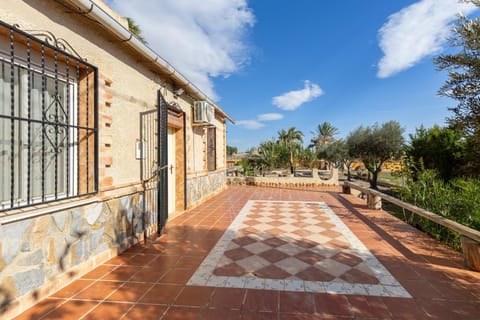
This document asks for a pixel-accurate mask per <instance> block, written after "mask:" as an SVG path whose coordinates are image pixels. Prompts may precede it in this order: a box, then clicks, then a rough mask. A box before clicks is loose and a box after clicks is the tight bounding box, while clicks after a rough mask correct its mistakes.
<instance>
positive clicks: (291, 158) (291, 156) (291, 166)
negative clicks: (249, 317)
mask: <svg viewBox="0 0 480 320" xmlns="http://www.w3.org/2000/svg"><path fill="white" fill-rule="evenodd" d="M290 173H291V174H294V173H295V171H294V169H293V152H290Z"/></svg>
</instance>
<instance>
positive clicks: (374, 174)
mask: <svg viewBox="0 0 480 320" xmlns="http://www.w3.org/2000/svg"><path fill="white" fill-rule="evenodd" d="M369 172H370V171H369ZM377 180H378V171H377V170H375V171H373V172H372V177H371V179H370V188H372V189H377Z"/></svg>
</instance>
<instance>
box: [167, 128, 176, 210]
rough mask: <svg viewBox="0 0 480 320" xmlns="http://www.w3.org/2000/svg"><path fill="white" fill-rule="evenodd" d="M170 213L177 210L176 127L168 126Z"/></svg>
mask: <svg viewBox="0 0 480 320" xmlns="http://www.w3.org/2000/svg"><path fill="white" fill-rule="evenodd" d="M167 148H168V213H169V214H170V213H173V212H175V193H176V192H175V129H172V128H168V144H167Z"/></svg>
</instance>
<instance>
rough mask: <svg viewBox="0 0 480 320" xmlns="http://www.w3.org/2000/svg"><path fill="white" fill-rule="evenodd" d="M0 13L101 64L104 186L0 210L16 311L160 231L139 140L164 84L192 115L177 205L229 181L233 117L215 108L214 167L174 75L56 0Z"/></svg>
mask: <svg viewBox="0 0 480 320" xmlns="http://www.w3.org/2000/svg"><path fill="white" fill-rule="evenodd" d="M0 20H2V21H4V22H6V23H8V24H10V25H13V24H18V25H19V26H20V28H21V29H23V30H25V31H27V30H46V31H49V32H51V33H53V34H54V35H55V36H56V37H58V38H63V39H65V40H66V41H68V43H69V44H70V45H71V46H72V47H73V48H74V49H75V50H76V51H77V52H78V53H79V54H80V55H81V56H82V57H83V58H86V59H87V61H88V62H89V63H90V64H92V65H95V66H97V67H98V72H99V87H98V116H99V117H98V119H99V124H98V128H99V130H98V140H99V145H98V148H99V149H98V150H99V167H98V175H99V176H98V178H99V186H98V187H99V192H98V194H96V195H94V196H90V197H83V198H79V199H74V200H71V201H58V202H54V203H52V204H49V205H39V206H36V207H35V208H25V209H22V210H14V211H10V212H6V213H3V214H2V213H0V306H8V308H7V309H4V310H0V313H2V312H4V315H14V314H17V313H19V312H21V311H22V310H25V309H26V308H28V307H29V306H30V305H31V304H32V303H34V302H35V301H37V300H38V299H40V298H42V297H43V296H45V295H48V294H49V293H51V292H52V291H54V290H57V289H59V288H60V287H61V286H64V285H66V284H67V283H68V282H69V281H73V280H74V279H75V278H77V277H79V276H81V275H82V274H84V273H86V272H87V271H89V270H91V269H92V268H94V267H95V266H97V265H98V264H101V263H103V262H105V261H106V260H108V259H109V258H111V257H113V256H115V255H117V254H118V253H119V252H121V251H123V250H124V249H125V248H127V247H128V246H130V245H132V244H133V243H135V242H138V241H141V240H142V239H144V236H145V235H148V234H152V233H153V232H156V229H155V228H156V220H155V219H156V217H155V215H154V214H152V211H153V207H154V203H152V202H151V200H150V197H144V196H143V193H142V190H143V188H142V184H141V181H140V180H141V179H140V163H139V161H138V160H136V158H135V143H136V140H137V139H138V138H139V130H140V128H139V126H140V124H139V122H140V121H139V114H140V112H143V111H147V110H151V109H154V108H156V104H157V90H158V89H159V88H161V92H162V94H163V96H164V97H165V99H166V101H167V102H170V101H175V102H176V103H177V104H178V105H179V106H180V108H181V109H182V110H183V112H184V115H185V118H186V121H185V123H186V127H185V143H186V150H185V154H186V186H185V183H184V181H183V172H184V170H183V168H184V164H183V155H182V154H180V155H179V154H178V153H179V152H178V151H181V152H182V153H183V143H184V133H183V129H182V130H177V133H176V145H177V169H179V170H178V171H181V172H182V176H181V178H179V176H178V175H177V191H178V192H177V197H176V200H177V202H176V210H177V211H178V212H180V211H183V210H184V208H185V207H192V206H195V205H198V204H199V203H201V202H202V201H204V200H205V199H207V198H209V197H211V196H212V195H213V194H216V193H218V192H220V191H221V190H223V189H224V188H225V186H226V184H225V169H226V165H225V156H224V155H225V132H226V131H225V130H226V129H225V126H226V124H225V119H224V118H222V117H221V116H220V115H219V114H217V115H216V119H215V123H214V124H215V126H216V127H217V170H216V171H214V172H208V171H207V168H206V161H205V159H206V150H205V149H206V130H205V129H204V128H202V127H196V128H194V129H193V128H192V125H191V124H192V111H193V107H192V106H193V102H194V100H195V99H194V98H192V97H190V96H188V95H187V94H184V95H182V96H181V97H178V98H177V97H175V96H174V95H173V94H172V90H173V89H174V88H173V87H174V84H173V83H172V80H170V79H169V78H168V77H167V76H164V75H161V74H160V73H159V70H155V69H154V68H153V66H152V65H149V64H148V63H145V61H142V60H141V59H140V58H139V57H138V54H136V53H133V52H132V51H131V50H130V49H129V48H127V47H126V46H125V44H124V43H123V42H122V41H120V40H119V39H116V38H115V37H114V36H111V35H109V34H108V32H106V31H105V30H104V29H102V28H101V27H100V26H99V25H98V24H96V23H92V21H91V20H89V19H86V18H85V17H83V16H82V15H80V14H77V13H73V12H70V11H69V10H67V9H66V8H65V7H64V6H62V5H61V4H60V3H59V2H57V1H51V0H25V1H4V2H2V10H0ZM183 190H186V194H185V193H183ZM185 198H186V200H187V201H186V203H185V202H184V201H183V200H184V199H185ZM145 199H146V200H145Z"/></svg>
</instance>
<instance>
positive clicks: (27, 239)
mask: <svg viewBox="0 0 480 320" xmlns="http://www.w3.org/2000/svg"><path fill="white" fill-rule="evenodd" d="M143 199H144V198H143V195H142V194H139V193H136V194H132V195H127V196H123V197H120V198H116V199H110V200H107V201H103V202H94V203H92V204H89V205H86V206H82V207H76V208H72V209H69V210H65V211H60V212H56V213H52V214H47V215H43V216H39V217H36V218H33V219H27V220H21V221H17V222H12V223H9V224H5V225H2V226H1V227H0V253H1V254H0V288H1V289H2V291H1V292H0V295H1V296H0V299H1V301H2V304H3V305H5V304H8V302H13V303H12V304H11V305H10V306H9V308H8V310H6V311H8V312H9V313H10V312H12V313H13V314H14V313H16V312H18V311H21V310H25V308H28V306H29V305H31V304H32V303H34V302H35V301H36V298H41V297H43V296H45V295H46V294H48V293H49V292H51V291H53V290H56V289H59V288H61V287H62V286H64V285H65V284H66V283H68V282H69V281H71V280H73V279H75V278H78V277H79V276H81V275H82V274H83V273H86V272H88V271H90V270H91V269H92V268H94V267H95V266H96V265H98V264H101V263H103V262H105V261H106V260H108V259H109V258H111V257H114V256H116V255H117V254H118V253H120V252H122V251H124V250H125V249H127V248H128V247H130V246H131V245H132V244H134V243H137V242H138V241H141V240H142V239H144V236H145V235H147V236H148V235H150V234H152V233H153V232H155V231H156V217H155V215H154V214H152V213H151V212H152V210H150V208H151V207H152V206H151V204H149V203H144V201H143ZM144 206H145V213H142V212H144V211H143V208H144ZM16 297H22V298H21V299H17V300H15V301H12V300H14V299H15V298H16ZM14 309H16V312H15V310H14Z"/></svg>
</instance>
